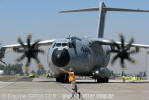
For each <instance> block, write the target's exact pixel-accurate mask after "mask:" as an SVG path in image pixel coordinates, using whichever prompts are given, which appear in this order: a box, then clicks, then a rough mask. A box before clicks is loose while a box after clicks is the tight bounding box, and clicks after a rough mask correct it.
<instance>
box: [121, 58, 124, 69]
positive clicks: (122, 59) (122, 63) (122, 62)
mask: <svg viewBox="0 0 149 100" xmlns="http://www.w3.org/2000/svg"><path fill="white" fill-rule="evenodd" d="M121 66H122V68H124V58H123V57H121Z"/></svg>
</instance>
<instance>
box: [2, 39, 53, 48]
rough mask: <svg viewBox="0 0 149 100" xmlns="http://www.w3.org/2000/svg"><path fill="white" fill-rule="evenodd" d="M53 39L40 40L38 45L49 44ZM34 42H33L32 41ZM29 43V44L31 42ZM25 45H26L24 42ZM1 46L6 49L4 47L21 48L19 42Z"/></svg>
mask: <svg viewBox="0 0 149 100" xmlns="http://www.w3.org/2000/svg"><path fill="white" fill-rule="evenodd" d="M54 41H55V40H44V41H40V42H39V43H38V45H39V46H44V45H51V44H52V43H53V42H54ZM33 43H34V42H33ZM33 43H31V44H33ZM25 45H27V44H26V43H25ZM2 48H4V49H6V48H21V45H20V44H12V45H5V46H3V47H2Z"/></svg>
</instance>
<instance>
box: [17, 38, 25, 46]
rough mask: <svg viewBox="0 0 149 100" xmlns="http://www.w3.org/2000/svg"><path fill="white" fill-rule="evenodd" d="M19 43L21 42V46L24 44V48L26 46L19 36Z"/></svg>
mask: <svg viewBox="0 0 149 100" xmlns="http://www.w3.org/2000/svg"><path fill="white" fill-rule="evenodd" d="M18 43H20V44H21V46H22V47H23V48H25V45H24V43H23V42H22V40H21V38H20V37H18Z"/></svg>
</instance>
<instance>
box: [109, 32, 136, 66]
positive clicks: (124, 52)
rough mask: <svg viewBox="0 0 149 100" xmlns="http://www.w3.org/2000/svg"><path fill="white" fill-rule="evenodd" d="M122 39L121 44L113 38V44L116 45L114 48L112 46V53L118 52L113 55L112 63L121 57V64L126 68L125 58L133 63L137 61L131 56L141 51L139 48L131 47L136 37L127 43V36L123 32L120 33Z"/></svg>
mask: <svg viewBox="0 0 149 100" xmlns="http://www.w3.org/2000/svg"><path fill="white" fill-rule="evenodd" d="M120 40H121V44H118V43H117V42H115V41H113V40H112V44H113V45H114V48H111V51H110V52H111V53H116V55H115V56H114V57H113V59H112V61H111V64H112V65H113V64H114V62H115V61H116V60H117V59H118V58H120V64H121V67H122V68H125V64H124V60H128V61H130V62H131V63H135V62H136V61H135V60H134V59H132V58H131V57H130V55H131V54H134V53H137V52H139V48H138V47H136V49H135V50H132V49H131V45H132V44H133V43H134V38H131V39H130V41H129V42H128V43H127V44H126V43H125V38H124V36H123V35H122V34H120Z"/></svg>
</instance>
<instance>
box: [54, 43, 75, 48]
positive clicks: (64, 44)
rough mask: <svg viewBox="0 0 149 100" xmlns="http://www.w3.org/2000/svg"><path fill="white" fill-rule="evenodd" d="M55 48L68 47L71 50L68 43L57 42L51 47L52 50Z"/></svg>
mask: <svg viewBox="0 0 149 100" xmlns="http://www.w3.org/2000/svg"><path fill="white" fill-rule="evenodd" d="M55 47H69V48H72V43H70V42H63V43H60V42H58V43H55V44H54V45H53V48H55Z"/></svg>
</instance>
